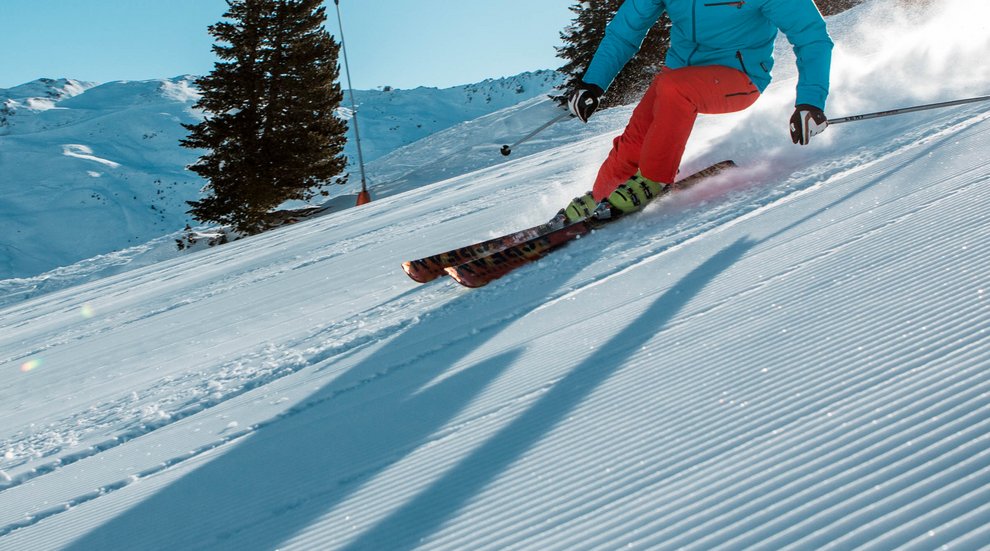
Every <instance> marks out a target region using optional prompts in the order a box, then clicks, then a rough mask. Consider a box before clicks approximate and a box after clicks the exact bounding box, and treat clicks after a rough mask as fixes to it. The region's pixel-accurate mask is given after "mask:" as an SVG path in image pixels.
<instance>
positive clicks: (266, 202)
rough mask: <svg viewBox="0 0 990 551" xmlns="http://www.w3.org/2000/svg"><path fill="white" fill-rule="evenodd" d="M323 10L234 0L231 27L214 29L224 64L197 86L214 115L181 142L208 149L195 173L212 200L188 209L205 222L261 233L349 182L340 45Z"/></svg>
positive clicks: (301, 2) (292, 0)
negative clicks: (289, 208)
mask: <svg viewBox="0 0 990 551" xmlns="http://www.w3.org/2000/svg"><path fill="white" fill-rule="evenodd" d="M322 3H323V2H322V0H228V6H229V9H228V11H227V12H226V13H225V14H224V19H225V20H224V21H221V22H219V23H216V24H215V25H211V26H210V27H209V32H210V34H212V35H213V37H214V38H215V39H216V40H217V42H218V43H217V44H215V45H214V47H213V51H214V52H215V53H216V55H217V57H219V58H220V61H219V62H217V63H216V64H215V65H214V69H213V71H212V72H211V73H210V74H209V75H206V76H204V77H201V78H199V79H197V81H196V85H197V86H198V88H199V90H200V92H201V93H202V97H201V99H200V100H199V101H198V103H197V104H196V107H197V108H200V109H203V110H204V111H205V112H206V113H207V116H206V118H205V119H204V120H203V121H202V122H201V123H199V124H194V125H185V127H186V129H187V130H189V131H190V133H189V136H188V137H187V138H186V139H184V140H182V142H181V144H182V146H184V147H188V148H194V149H205V150H207V152H206V153H205V154H204V155H203V156H202V157H200V159H199V160H198V161H197V162H196V163H194V164H193V165H192V166H190V167H189V168H190V170H192V171H193V172H196V173H197V174H199V175H200V176H202V177H203V178H205V179H206V180H207V181H208V184H207V186H206V188H205V189H204V192H205V193H206V197H204V198H203V199H201V200H199V201H190V202H189V204H190V206H191V207H192V209H191V210H190V211H189V213H190V214H192V215H193V216H194V217H195V218H196V219H197V220H200V221H203V222H218V223H221V224H229V225H232V226H234V228H235V229H237V230H238V231H241V232H245V233H256V232H259V231H262V230H264V229H265V227H266V219H267V214H268V213H269V212H270V211H271V210H273V209H275V208H276V207H278V206H279V205H280V204H282V203H284V202H285V201H288V200H309V199H312V198H313V197H315V196H316V195H317V194H319V195H322V196H326V195H328V192H327V191H326V189H325V188H326V187H327V186H329V185H330V184H332V183H343V182H344V181H345V180H346V176H340V175H341V174H342V172H343V170H344V167H345V165H346V158H345V157H344V156H343V149H344V143H345V142H346V132H347V125H346V123H345V122H344V121H343V120H341V119H340V118H339V117H337V115H336V109H337V108H338V106H339V105H340V103H341V100H342V99H343V94H342V91H341V88H340V85H339V84H337V78H338V76H339V68H338V65H337V56H338V52H339V44H338V43H337V42H335V41H334V40H333V37H331V36H330V34H329V33H328V32H327V31H326V29H325V28H324V22H325V21H326V13H325V9H324V8H323V7H322V6H321V4H322Z"/></svg>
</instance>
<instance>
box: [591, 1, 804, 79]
mask: <svg viewBox="0 0 990 551" xmlns="http://www.w3.org/2000/svg"><path fill="white" fill-rule="evenodd" d="M809 1H810V0H809ZM664 9H665V7H664V2H663V0H626V1H625V2H623V3H622V6H621V7H620V8H619V10H618V11H617V12H616V13H615V17H613V18H612V21H611V22H610V23H609V24H608V26H607V27H605V37H604V38H602V41H601V43H600V44H599V45H598V49H597V50H596V51H595V55H594V57H592V59H591V63H590V64H589V65H588V70H587V71H586V72H585V74H584V79H583V80H584V81H585V82H587V83H589V84H597V85H598V86H600V87H601V88H602V89H603V90H605V89H608V87H609V85H611V84H612V81H613V80H615V76H616V75H618V74H619V71H621V70H622V68H623V67H624V66H625V65H626V63H627V62H628V61H629V60H630V59H632V56H633V55H635V54H636V52H637V51H639V47H640V46H641V45H642V44H643V39H644V38H646V34H647V33H648V32H649V31H650V28H652V27H653V25H654V24H656V22H657V20H658V19H660V15H662V14H663V10H664Z"/></svg>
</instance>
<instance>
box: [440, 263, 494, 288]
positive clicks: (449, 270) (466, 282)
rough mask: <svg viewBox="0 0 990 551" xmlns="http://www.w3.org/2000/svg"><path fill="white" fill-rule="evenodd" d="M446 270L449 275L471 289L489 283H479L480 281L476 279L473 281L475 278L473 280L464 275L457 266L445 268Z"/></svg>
mask: <svg viewBox="0 0 990 551" xmlns="http://www.w3.org/2000/svg"><path fill="white" fill-rule="evenodd" d="M445 270H446V271H447V275H449V276H450V277H451V279H453V280H454V281H456V282H458V283H460V284H461V285H463V286H465V287H469V288H471V289H477V288H478V287H484V286H485V283H487V281H486V282H484V283H478V282H475V281H473V280H471V279H469V278H466V277H464V275H462V274H461V273H460V272H459V271H458V270H457V266H450V267H449V268H445Z"/></svg>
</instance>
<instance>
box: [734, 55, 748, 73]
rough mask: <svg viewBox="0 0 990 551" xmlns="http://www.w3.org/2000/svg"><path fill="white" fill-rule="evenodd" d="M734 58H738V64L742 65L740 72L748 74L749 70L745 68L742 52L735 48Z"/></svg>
mask: <svg viewBox="0 0 990 551" xmlns="http://www.w3.org/2000/svg"><path fill="white" fill-rule="evenodd" d="M736 59H738V60H739V66H740V67H742V72H743V73H744V74H747V75H748V74H749V71H747V70H746V62H745V61H743V56H742V52H741V51H739V50H736Z"/></svg>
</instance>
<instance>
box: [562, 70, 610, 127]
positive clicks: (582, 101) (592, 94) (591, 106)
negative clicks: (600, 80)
mask: <svg viewBox="0 0 990 551" xmlns="http://www.w3.org/2000/svg"><path fill="white" fill-rule="evenodd" d="M604 93H605V90H602V89H601V87H600V86H598V85H597V84H588V83H587V82H584V81H583V80H579V81H577V84H576V85H575V87H574V91H573V92H571V95H570V96H568V97H567V108H568V109H570V110H571V114H572V115H574V116H575V117H577V118H579V119H581V122H588V118H589V117H591V114H592V113H594V112H595V110H596V109H598V103H599V101H600V100H601V97H602V94H604Z"/></svg>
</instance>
